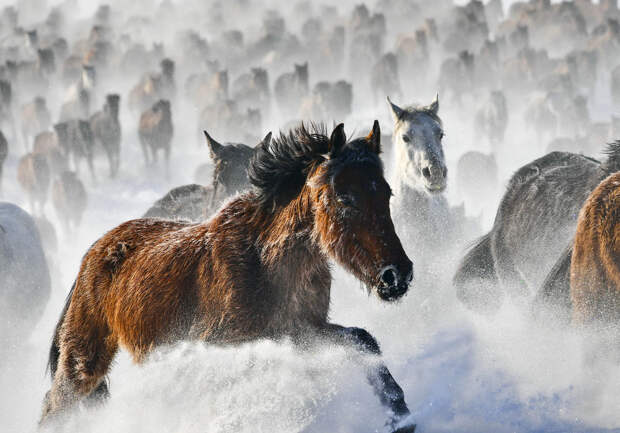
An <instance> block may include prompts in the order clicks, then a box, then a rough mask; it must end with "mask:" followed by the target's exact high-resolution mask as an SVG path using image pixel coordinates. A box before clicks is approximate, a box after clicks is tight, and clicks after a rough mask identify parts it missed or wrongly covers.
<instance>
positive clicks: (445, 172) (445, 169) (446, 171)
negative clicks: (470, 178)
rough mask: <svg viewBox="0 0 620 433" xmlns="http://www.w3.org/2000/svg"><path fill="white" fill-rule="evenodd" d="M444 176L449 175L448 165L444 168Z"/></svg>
mask: <svg viewBox="0 0 620 433" xmlns="http://www.w3.org/2000/svg"><path fill="white" fill-rule="evenodd" d="M443 177H448V167H444V168H443Z"/></svg>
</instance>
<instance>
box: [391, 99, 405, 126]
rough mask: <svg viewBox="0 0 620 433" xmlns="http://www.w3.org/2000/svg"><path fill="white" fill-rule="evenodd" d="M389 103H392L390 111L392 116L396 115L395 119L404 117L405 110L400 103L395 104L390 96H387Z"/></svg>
mask: <svg viewBox="0 0 620 433" xmlns="http://www.w3.org/2000/svg"><path fill="white" fill-rule="evenodd" d="M387 101H388V104H390V111H391V112H392V116H394V120H395V121H398V120H400V119H402V118H403V114H404V113H405V110H403V109H402V108H400V107H399V106H398V105H396V104H394V103H393V102H392V100H391V99H390V97H389V96H388V97H387Z"/></svg>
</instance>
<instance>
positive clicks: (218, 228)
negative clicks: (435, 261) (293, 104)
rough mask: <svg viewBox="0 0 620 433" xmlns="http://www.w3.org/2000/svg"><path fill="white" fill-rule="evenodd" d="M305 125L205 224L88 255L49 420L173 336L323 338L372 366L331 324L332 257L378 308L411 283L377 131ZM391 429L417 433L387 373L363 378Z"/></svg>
mask: <svg viewBox="0 0 620 433" xmlns="http://www.w3.org/2000/svg"><path fill="white" fill-rule="evenodd" d="M321 131H322V129H321V128H319V127H314V128H312V130H308V129H306V128H305V127H304V126H303V125H302V126H301V127H299V128H297V129H295V130H293V131H291V132H290V134H289V135H281V136H280V137H279V138H278V139H275V140H273V141H271V144H270V143H269V142H263V143H262V144H261V145H260V146H259V147H258V148H257V150H256V153H255V155H254V156H253V158H252V161H251V163H250V167H249V169H248V175H249V178H250V182H251V184H252V186H253V189H252V190H251V191H249V192H247V193H245V194H243V195H241V196H239V197H238V198H236V199H234V200H233V201H231V202H230V203H229V204H228V205H227V206H226V207H224V208H223V209H222V210H221V211H220V212H219V213H218V214H217V215H215V216H214V217H213V218H212V219H211V220H209V221H207V222H204V223H201V224H192V223H188V222H173V221H166V220H158V219H149V218H146V219H138V220H133V221H129V222H126V223H124V224H121V225H120V226H118V227H116V228H115V229H113V230H111V231H110V232H108V233H107V234H105V235H104V236H103V237H102V238H101V239H99V240H98V241H97V242H96V243H95V244H94V245H93V246H92V247H91V248H90V250H89V251H88V252H87V253H86V255H85V257H84V259H83V261H82V265H81V267H80V272H79V274H78V276H77V279H76V281H75V283H74V285H73V288H72V289H71V293H70V295H69V298H68V301H67V304H66V306H65V310H64V311H63V313H62V316H61V318H60V321H59V323H58V325H57V327H56V333H55V335H54V339H53V344H52V348H51V350H50V359H49V366H50V370H51V372H52V376H53V383H52V388H51V390H50V392H49V393H48V395H47V396H46V399H45V403H44V408H43V420H44V419H46V418H48V417H50V416H51V415H56V414H59V413H61V412H62V411H64V410H65V409H67V408H68V407H70V406H71V405H72V404H73V403H75V402H77V401H78V400H79V399H81V398H84V397H88V398H89V399H92V398H97V397H101V396H104V395H107V386H106V384H105V381H104V375H105V374H106V373H107V371H108V369H109V367H110V364H111V362H112V360H113V358H114V356H115V354H116V352H117V350H118V348H119V347H120V346H122V347H124V348H126V349H127V350H128V351H129V352H130V353H131V354H132V356H133V358H134V360H135V361H136V362H140V361H143V360H144V359H145V358H146V356H147V355H148V353H149V352H151V351H152V350H153V349H154V348H155V347H156V346H158V345H161V344H166V343H172V342H174V341H178V340H180V339H193V340H201V341H205V342H209V343H220V344H224V343H226V344H234V343H241V342H245V341H249V340H254V339H258V338H276V339H277V338H280V337H283V336H290V337H292V338H293V340H294V341H298V342H305V341H307V340H306V339H307V338H309V337H317V336H319V337H323V338H328V339H330V340H332V341H337V342H340V343H342V344H350V345H353V346H354V347H356V348H358V349H359V350H361V351H363V352H366V353H370V354H375V355H377V356H378V355H379V354H380V349H379V345H378V343H377V342H376V341H375V339H374V338H373V337H372V336H371V335H370V334H369V333H368V332H366V331H365V330H363V329H360V328H344V327H342V326H339V325H335V324H331V323H329V322H328V312H329V302H330V286H331V279H332V276H331V272H330V266H329V260H330V259H333V260H336V261H337V262H338V263H340V264H341V265H342V266H343V267H345V268H346V269H347V270H349V271H350V272H351V273H353V274H354V275H355V276H356V277H357V278H359V279H360V280H361V281H362V282H364V283H365V284H366V286H367V287H368V288H369V290H370V291H372V292H374V293H376V294H377V295H378V297H379V298H380V299H382V300H384V301H395V300H397V299H399V298H400V297H402V296H403V295H404V294H405V293H406V291H407V289H408V287H409V283H410V282H411V280H412V277H413V265H412V263H411V261H410V260H409V258H408V257H407V255H406V254H405V252H404V250H403V248H402V245H401V243H400V240H399V238H398V236H397V235H396V233H395V231H394V225H393V224H392V219H391V216H390V208H389V201H390V195H391V191H390V187H389V185H388V184H387V182H386V181H385V179H384V176H383V167H382V163H381V160H380V159H379V153H380V151H381V150H380V137H381V133H380V130H379V123H378V122H377V121H375V123H374V126H373V130H372V132H371V133H370V134H369V135H368V136H367V137H365V138H359V139H356V140H353V141H351V142H347V141H346V136H345V134H344V126H343V125H342V124H340V125H338V126H337V127H336V128H335V129H334V131H333V132H332V134H331V137H327V136H326V135H325V134H324V133H323V132H321ZM368 377H369V381H370V384H371V385H372V386H373V387H374V389H375V392H376V393H377V395H378V396H379V398H380V400H381V402H382V403H383V404H384V405H385V406H386V407H387V409H389V413H390V419H389V423H390V427H391V428H392V429H394V430H396V431H399V432H412V431H413V429H414V428H415V425H413V424H411V422H410V421H408V418H409V409H408V408H407V405H406V403H405V400H404V395H403V391H402V389H401V388H400V386H399V385H398V384H397V383H396V381H395V380H394V378H393V377H392V376H391V374H390V372H389V371H388V369H387V367H386V366H385V365H383V364H375V367H372V369H370V370H369V372H368Z"/></svg>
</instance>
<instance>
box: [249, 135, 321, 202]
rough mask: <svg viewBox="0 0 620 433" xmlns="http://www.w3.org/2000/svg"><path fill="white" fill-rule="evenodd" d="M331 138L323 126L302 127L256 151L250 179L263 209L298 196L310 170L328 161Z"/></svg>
mask: <svg viewBox="0 0 620 433" xmlns="http://www.w3.org/2000/svg"><path fill="white" fill-rule="evenodd" d="M328 145H329V137H328V136H327V131H326V129H325V126H324V125H323V124H311V125H310V127H309V128H307V127H306V125H304V124H303V123H302V124H301V125H300V126H298V127H297V128H294V129H291V130H290V131H289V133H288V134H286V133H283V132H280V136H279V137H276V138H274V139H272V140H271V143H262V144H261V145H260V146H259V147H257V148H256V151H255V153H254V155H253V156H252V160H251V161H250V166H249V167H248V178H249V179H250V183H251V184H252V186H253V187H254V190H255V193H256V196H257V197H258V199H259V202H260V203H261V204H262V205H266V206H270V205H271V206H277V205H281V204H283V203H287V202H289V201H290V200H292V198H293V197H294V196H295V195H296V194H298V193H299V191H300V190H301V188H302V187H303V185H304V183H305V182H306V176H307V175H308V170H309V169H310V167H311V166H312V165H313V163H315V162H322V161H324V160H325V157H324V156H323V155H325V154H326V153H327V151H328Z"/></svg>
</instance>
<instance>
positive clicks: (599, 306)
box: [570, 172, 620, 324]
mask: <svg viewBox="0 0 620 433" xmlns="http://www.w3.org/2000/svg"><path fill="white" fill-rule="evenodd" d="M619 218H620V172H617V173H615V174H612V175H611V176H609V177H608V178H607V179H605V180H604V181H603V182H601V183H600V184H599V186H597V187H596V189H595V190H594V191H592V194H590V197H588V200H587V201H586V203H585V204H584V206H583V208H582V209H581V212H580V213H579V219H578V221H577V233H576V235H575V242H574V243H573V253H572V259H571V264H570V297H571V302H572V310H573V314H572V316H573V321H574V322H576V323H580V324H589V323H593V322H602V323H618V321H619V319H620V224H618V219H619Z"/></svg>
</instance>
